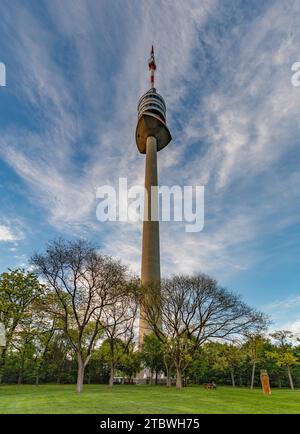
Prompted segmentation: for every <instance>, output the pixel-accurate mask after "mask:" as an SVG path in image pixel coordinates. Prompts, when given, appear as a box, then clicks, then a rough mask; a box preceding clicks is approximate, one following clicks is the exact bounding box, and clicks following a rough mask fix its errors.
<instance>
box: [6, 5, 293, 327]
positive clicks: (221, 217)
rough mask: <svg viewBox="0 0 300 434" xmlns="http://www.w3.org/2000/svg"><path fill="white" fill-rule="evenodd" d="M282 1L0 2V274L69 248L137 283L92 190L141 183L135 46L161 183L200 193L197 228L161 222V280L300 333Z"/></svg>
mask: <svg viewBox="0 0 300 434" xmlns="http://www.w3.org/2000/svg"><path fill="white" fill-rule="evenodd" d="M299 22H300V2H299V1H298V0H277V1H276V0H270V1H269V0H264V1H262V0H251V1H238V0H219V1H218V0H201V1H199V0H186V1H182V0H151V1H149V0H85V1H84V0H63V1H61V0H49V1H46V0H30V1H29V0H28V1H26V0H23V1H21V0H20V1H18V0H13V1H12V0H1V17H0V62H3V63H5V65H6V74H7V86H6V87H1V88H0V272H2V271H4V270H6V269H7V267H17V266H25V267H26V266H27V265H28V259H29V258H30V255H31V254H32V253H33V251H36V250H39V251H40V250H43V249H44V248H45V245H46V243H47V241H48V240H49V239H53V238H56V237H59V236H63V237H66V238H72V237H83V238H86V239H89V240H91V241H93V242H94V243H96V244H97V246H99V248H100V249H101V250H102V251H103V252H104V253H109V254H113V255H115V256H118V257H121V258H122V259H123V260H124V261H125V262H126V263H129V264H130V266H131V267H132V269H133V270H134V271H136V272H139V268H140V266H139V264H140V248H141V224H140V223H139V224H132V223H120V222H111V223H100V222H98V221H97V219H96V207H97V203H98V202H97V199H96V195H95V192H96V189H97V187H99V186H101V185H103V184H111V185H117V183H118V179H119V177H127V178H128V183H129V184H136V183H137V184H142V183H143V171H144V158H143V156H142V155H140V154H139V153H138V151H137V148H136V145H135V140H134V132H135V124H136V105H137V101H138V98H139V97H140V96H141V95H142V93H143V92H145V91H146V90H147V88H148V66H147V59H148V56H149V50H150V46H151V44H152V43H153V44H154V45H155V49H156V59H157V64H158V71H157V78H156V83H157V89H158V91H159V92H160V93H161V94H162V95H163V96H164V98H165V100H166V103H167V107H168V112H167V116H168V124H169V127H170V130H171V132H172V136H173V141H172V142H171V144H170V145H169V146H168V147H167V148H166V149H164V150H163V151H162V152H160V153H159V177H160V183H161V184H164V185H170V186H171V185H173V184H179V185H182V186H183V185H204V186H205V227H204V230H203V231H202V232H199V233H186V232H185V230H184V225H183V224H180V223H177V222H171V223H162V224H161V255H162V273H163V275H169V274H172V273H174V272H182V273H185V272H186V273H190V272H191V273H192V272H198V271H202V272H205V273H208V274H211V275H212V276H215V277H216V278H217V279H218V280H219V282H220V284H221V285H223V286H225V287H228V288H230V289H232V290H234V291H237V292H239V293H240V294H241V295H242V296H243V298H244V299H245V300H246V301H247V302H249V303H250V304H252V305H254V306H256V307H258V308H260V309H263V310H264V311H266V312H267V313H268V314H269V315H271V317H272V319H273V321H274V324H273V325H272V328H279V327H285V328H290V329H293V330H298V331H300V282H299V278H300V266H299V265H300V264H299V257H300V224H299V215H300V203H299V192H300V169H299V165H300V150H299V145H300V122H299V114H300V108H299V107H300V105H299V102H300V87H298V88H297V87H293V85H292V83H291V77H292V74H293V73H292V71H291V67H292V65H293V64H294V63H295V62H297V61H300V45H299V41H300V26H299Z"/></svg>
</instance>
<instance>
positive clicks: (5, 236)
mask: <svg viewBox="0 0 300 434" xmlns="http://www.w3.org/2000/svg"><path fill="white" fill-rule="evenodd" d="M23 238H24V234H23V233H22V232H21V231H20V229H18V228H14V227H11V226H10V225H7V224H0V242H10V243H11V242H15V241H18V240H21V239H23Z"/></svg>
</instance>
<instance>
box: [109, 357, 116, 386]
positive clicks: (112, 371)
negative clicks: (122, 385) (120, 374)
mask: <svg viewBox="0 0 300 434" xmlns="http://www.w3.org/2000/svg"><path fill="white" fill-rule="evenodd" d="M114 375H115V365H114V362H113V360H111V361H110V369H109V382H108V387H113V385H114Z"/></svg>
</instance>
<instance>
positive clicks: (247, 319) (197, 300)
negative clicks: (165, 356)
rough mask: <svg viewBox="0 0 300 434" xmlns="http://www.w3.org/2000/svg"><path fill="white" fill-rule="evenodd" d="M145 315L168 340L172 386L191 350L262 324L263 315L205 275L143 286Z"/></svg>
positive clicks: (253, 328) (177, 384) (181, 372)
mask: <svg viewBox="0 0 300 434" xmlns="http://www.w3.org/2000/svg"><path fill="white" fill-rule="evenodd" d="M140 303H141V305H142V306H143V310H144V312H145V313H144V315H145V319H146V320H147V322H148V323H149V325H150V327H151V328H152V330H153V331H154V332H155V333H156V335H157V336H158V338H159V339H161V340H162V342H163V343H164V344H165V345H168V344H170V345H169V346H170V348H169V351H170V352H171V354H172V356H173V360H174V364H175V367H176V387H177V388H181V387H182V374H183V373H184V371H185V369H186V367H187V366H188V364H189V363H190V362H191V360H192V357H193V355H194V354H195V351H196V350H197V349H198V348H199V347H200V346H201V345H202V344H203V343H204V342H206V341H209V340H216V339H229V338H233V337H234V336H237V335H239V334H241V333H245V332H250V331H253V330H255V329H256V328H258V327H261V326H262V325H263V324H264V321H265V319H264V316H263V315H262V314H261V313H259V312H256V311H254V310H253V309H252V308H250V307H249V306H247V305H246V304H245V303H243V302H242V301H241V299H240V297H239V296H237V295H234V294H233V293H231V292H229V291H227V290H225V289H223V288H220V287H219V286H218V285H217V283H216V281H215V280H213V279H211V278H210V277H208V276H205V275H202V274H199V275H196V276H192V277H191V276H174V277H172V278H170V279H164V280H162V282H161V284H160V288H158V287H156V288H155V287H152V288H149V287H147V288H144V289H143V290H142V294H141V299H140Z"/></svg>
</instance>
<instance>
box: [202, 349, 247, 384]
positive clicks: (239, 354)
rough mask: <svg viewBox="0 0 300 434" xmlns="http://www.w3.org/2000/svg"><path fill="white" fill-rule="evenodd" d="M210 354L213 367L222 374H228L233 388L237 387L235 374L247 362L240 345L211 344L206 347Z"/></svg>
mask: <svg viewBox="0 0 300 434" xmlns="http://www.w3.org/2000/svg"><path fill="white" fill-rule="evenodd" d="M206 351H209V353H210V355H209V356H210V360H211V366H212V367H213V368H214V369H216V370H219V371H221V372H228V373H229V374H230V377H231V384H232V387H235V385H236V381H235V374H236V372H237V371H238V369H239V368H240V367H241V366H242V364H243V362H244V361H245V357H246V356H245V353H244V351H243V350H242V348H241V347H240V346H238V345H233V344H230V345H228V344H222V343H217V342H215V343H210V344H209V345H208V346H207V347H206Z"/></svg>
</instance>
